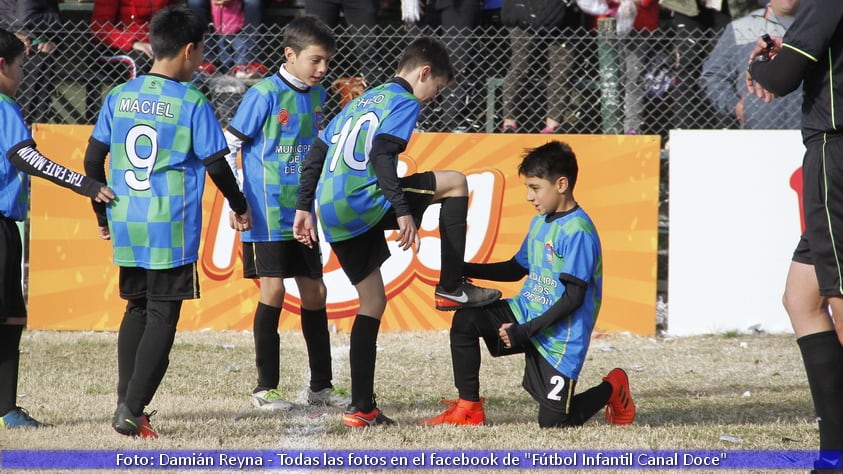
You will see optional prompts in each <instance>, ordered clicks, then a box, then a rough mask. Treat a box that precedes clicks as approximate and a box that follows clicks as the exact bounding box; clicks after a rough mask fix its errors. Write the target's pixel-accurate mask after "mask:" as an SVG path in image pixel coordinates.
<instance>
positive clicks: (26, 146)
mask: <svg viewBox="0 0 843 474" xmlns="http://www.w3.org/2000/svg"><path fill="white" fill-rule="evenodd" d="M25 51H26V46H25V45H24V44H23V42H21V40H20V39H18V38H17V36H15V35H14V34H13V33H11V32H9V31H6V30H3V29H0V123H2V124H3V131H2V133H0V152H2V158H0V429H3V428H22V427H39V426H43V425H42V423H40V422H38V421H37V420H36V419H34V418H32V417H31V416H29V414H28V413H27V412H26V410H24V409H23V408H20V407H19V406H17V389H18V374H19V370H20V340H21V335H22V334H23V329H24V327H25V326H26V317H27V312H26V302H25V301H24V297H23V288H22V287H21V260H22V259H23V247H22V246H21V235H20V230H19V229H18V222H22V221H24V220H26V217H27V213H28V212H29V175H32V176H38V177H40V178H43V179H47V180H49V181H52V182H54V183H56V184H58V185H59V186H62V187H65V188H68V189H70V190H72V191H74V192H76V193H79V194H82V195H84V196H88V197H91V198H93V199H96V200H98V201H101V202H109V201H110V200H111V199H112V198H114V194H113V193H112V192H111V190H110V189H108V188H106V187H105V186H104V185H103V184H102V183H100V182H98V181H96V180H93V179H90V178H87V177H85V176H84V175H82V174H80V173H77V172H75V171H73V170H71V169H68V168H65V167H64V166H62V165H60V164H58V163H55V162H53V161H51V160H50V159H49V158H47V157H46V156H44V155H42V154H41V153H40V152H39V151H38V150H37V149H36V146H35V141H33V139H32V134H31V133H30V131H29V128H27V126H26V122H24V120H23V117H22V116H21V110H20V107H18V105H17V104H16V103H15V100H14V97H15V96H16V95H17V93H18V90H19V88H20V86H21V83H22V82H23V63H24V57H25ZM56 204H57V205H61V204H59V203H56Z"/></svg>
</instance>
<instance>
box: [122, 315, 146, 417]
mask: <svg viewBox="0 0 843 474" xmlns="http://www.w3.org/2000/svg"><path fill="white" fill-rule="evenodd" d="M145 327H146V299H143V298H141V299H136V300H129V302H128V303H126V312H125V313H123V321H121V322H120V330H119V331H118V332H117V404H118V405H119V404H121V403H123V401H124V400H125V399H126V390H127V389H128V387H129V380H131V379H132V373H133V372H134V371H135V356H136V355H137V352H138V344H140V340H141V337H143V331H144V328H145Z"/></svg>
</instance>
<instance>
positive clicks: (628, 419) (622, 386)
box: [603, 369, 635, 425]
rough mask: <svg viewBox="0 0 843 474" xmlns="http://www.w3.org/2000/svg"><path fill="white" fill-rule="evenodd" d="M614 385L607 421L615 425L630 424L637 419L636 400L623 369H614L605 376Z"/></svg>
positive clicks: (608, 405)
mask: <svg viewBox="0 0 843 474" xmlns="http://www.w3.org/2000/svg"><path fill="white" fill-rule="evenodd" d="M603 381H604V382H608V383H609V385H611V386H612V395H611V396H610V397H609V401H608V403H607V404H606V421H608V422H609V423H611V424H613V425H629V424H632V421H633V420H635V402H633V401H632V394H631V393H630V392H629V377H627V376H626V372H624V371H623V369H612V370H610V371H609V373H608V374H607V375H606V376H605V377H603Z"/></svg>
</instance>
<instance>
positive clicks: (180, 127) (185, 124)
mask: <svg viewBox="0 0 843 474" xmlns="http://www.w3.org/2000/svg"><path fill="white" fill-rule="evenodd" d="M92 139H94V140H97V141H99V142H101V143H103V144H106V145H108V146H109V150H110V152H109V153H110V157H111V158H110V160H109V167H108V185H109V186H110V187H111V189H113V190H114V193H115V194H116V195H117V199H116V200H115V201H114V202H112V203H111V204H110V205H109V206H108V208H107V215H108V226H109V230H110V231H111V241H112V245H113V247H114V263H115V264H117V265H119V266H124V267H143V268H147V269H152V270H160V269H166V268H175V267H179V266H182V265H186V264H188V263H193V262H195V261H197V260H198V258H199V235H200V233H201V230H202V192H203V191H204V188H205V165H204V164H203V163H202V160H204V159H208V158H212V157H215V156H223V155H224V154H225V153H226V152H227V151H228V146H227V144H226V141H225V136H224V135H223V133H222V129H221V128H220V125H219V123H218V122H217V119H216V117H215V116H214V110H213V108H212V107H211V103H210V102H209V101H208V99H207V98H206V97H205V96H204V95H203V94H202V93H201V92H199V90H198V89H197V88H196V87H195V86H194V85H193V84H190V83H181V82H177V81H175V80H173V79H169V78H166V77H163V76H159V75H153V74H149V75H144V76H140V77H138V78H136V79H132V80H131V81H129V82H127V83H125V84H122V85H119V86H117V87H115V88H114V89H112V90H111V92H109V94H108V96H107V97H106V98H105V101H104V103H103V107H102V109H101V110H100V114H99V118H98V119H97V123H96V125H95V126H94V132H93V135H92Z"/></svg>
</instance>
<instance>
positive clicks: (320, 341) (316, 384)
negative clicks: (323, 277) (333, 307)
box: [301, 308, 333, 392]
mask: <svg viewBox="0 0 843 474" xmlns="http://www.w3.org/2000/svg"><path fill="white" fill-rule="evenodd" d="M301 332H302V335H303V336H304V343H305V345H307V360H308V363H309V364H310V389H311V390H313V391H314V392H318V391H319V390H322V389H325V388H331V387H333V385H332V384H331V378H332V372H333V371H332V369H331V336H330V334H329V333H328V312H327V311H325V308H322V309H305V308H301Z"/></svg>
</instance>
